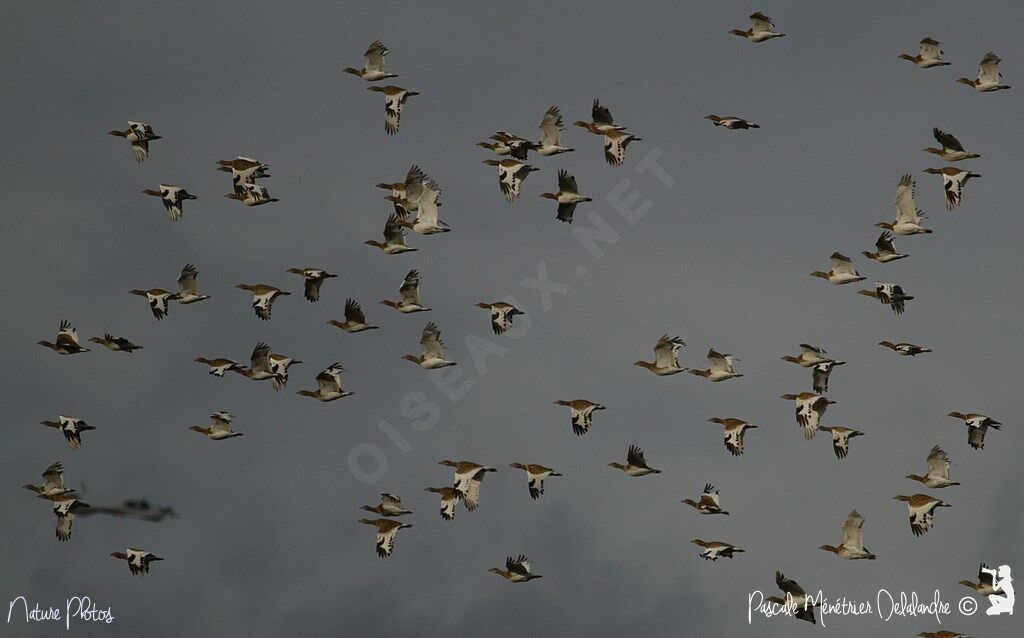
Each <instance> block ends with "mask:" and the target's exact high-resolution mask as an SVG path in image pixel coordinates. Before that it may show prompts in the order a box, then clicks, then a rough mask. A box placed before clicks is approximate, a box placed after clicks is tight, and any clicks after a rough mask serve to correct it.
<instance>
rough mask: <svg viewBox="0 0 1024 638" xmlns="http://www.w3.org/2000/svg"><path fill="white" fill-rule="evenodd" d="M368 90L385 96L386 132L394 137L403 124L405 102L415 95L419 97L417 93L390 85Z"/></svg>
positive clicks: (369, 87) (367, 88)
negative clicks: (399, 126)
mask: <svg viewBox="0 0 1024 638" xmlns="http://www.w3.org/2000/svg"><path fill="white" fill-rule="evenodd" d="M366 90H367V91H376V92H377V93H383V94H384V132H385V133H387V134H388V135H394V134H395V133H397V132H398V125H399V124H401V122H402V109H403V108H404V107H405V101H406V100H408V99H409V98H410V97H412V96H414V95H419V93H418V92H416V91H410V90H408V89H403V88H401V87H399V86H393V85H390V84H389V85H388V86H368V87H366Z"/></svg>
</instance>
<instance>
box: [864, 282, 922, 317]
mask: <svg viewBox="0 0 1024 638" xmlns="http://www.w3.org/2000/svg"><path fill="white" fill-rule="evenodd" d="M857 294H858V295H864V296H865V297H871V298H873V299H877V300H878V301H879V302H881V303H882V304H884V305H887V306H889V307H890V308H891V309H892V313H893V314H894V315H896V316H899V315H902V314H903V311H904V310H905V308H906V302H908V301H910V300H911V299H913V298H914V297H913V295H908V294H907V293H906V292H905V291H904V290H903V286H900V285H898V284H893V283H887V282H882V281H876V282H875V289H874V290H858V291H857Z"/></svg>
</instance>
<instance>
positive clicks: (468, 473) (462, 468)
mask: <svg viewBox="0 0 1024 638" xmlns="http://www.w3.org/2000/svg"><path fill="white" fill-rule="evenodd" d="M438 465H446V466H448V467H450V468H453V469H454V471H455V474H454V478H453V481H452V489H454V490H455V491H456V492H457V493H459V494H461V498H462V504H463V505H465V506H466V509H467V510H469V511H470V512H472V511H474V510H475V509H476V508H477V507H478V506H479V505H480V487H481V485H482V484H483V481H484V477H485V476H487V473H488V472H497V471H498V470H496V469H495V468H493V467H487V466H486V465H480V464H479V463H474V462H473V461H449V460H448V459H445V460H443V461H440V462H439V463H438Z"/></svg>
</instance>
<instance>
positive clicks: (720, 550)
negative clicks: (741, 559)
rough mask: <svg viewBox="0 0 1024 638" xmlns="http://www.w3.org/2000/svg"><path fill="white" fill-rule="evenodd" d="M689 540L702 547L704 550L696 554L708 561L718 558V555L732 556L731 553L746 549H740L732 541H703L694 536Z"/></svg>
mask: <svg viewBox="0 0 1024 638" xmlns="http://www.w3.org/2000/svg"><path fill="white" fill-rule="evenodd" d="M690 542H691V543H693V544H694V545H699V546H700V547H703V548H704V551H702V552H701V553H700V554H698V556H700V557H701V558H703V559H704V560H710V561H716V560H718V558H719V556H722V557H725V558H732V557H733V554H739V553H742V552H745V551H747V550H745V549H740V548H739V547H736V546H735V545H733V544H732V543H725V542H723V541H705V540H701V539H699V538H695V539H693V540H692V541H690Z"/></svg>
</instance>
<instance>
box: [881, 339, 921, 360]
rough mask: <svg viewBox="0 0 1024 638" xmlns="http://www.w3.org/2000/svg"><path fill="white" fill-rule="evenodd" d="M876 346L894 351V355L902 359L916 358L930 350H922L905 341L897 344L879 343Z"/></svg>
mask: <svg viewBox="0 0 1024 638" xmlns="http://www.w3.org/2000/svg"><path fill="white" fill-rule="evenodd" d="M878 345H880V346H885V347H886V348H889V349H890V350H893V351H895V352H896V354H898V355H900V356H902V357H916V356H917V355H919V354H921V353H922V352H931V349H930V348H924V347H922V346H917V345H914V344H912V343H907V342H905V341H901V342H899V343H893V342H891V341H879V342H878Z"/></svg>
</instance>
